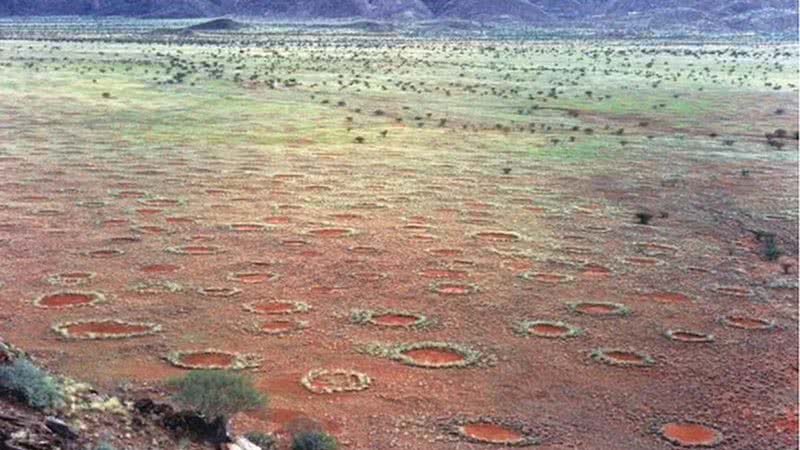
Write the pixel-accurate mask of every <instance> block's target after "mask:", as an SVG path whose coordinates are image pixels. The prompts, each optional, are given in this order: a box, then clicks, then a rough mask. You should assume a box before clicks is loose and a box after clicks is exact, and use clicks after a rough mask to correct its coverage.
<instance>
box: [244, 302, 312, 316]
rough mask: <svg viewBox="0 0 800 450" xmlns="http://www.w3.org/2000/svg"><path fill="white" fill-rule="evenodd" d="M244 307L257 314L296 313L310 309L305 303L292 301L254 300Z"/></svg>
mask: <svg viewBox="0 0 800 450" xmlns="http://www.w3.org/2000/svg"><path fill="white" fill-rule="evenodd" d="M244 308H245V309H246V310H248V311H250V312H253V313H256V314H294V313H300V312H305V311H308V309H309V307H308V305H307V304H305V303H301V302H290V301H270V302H254V303H248V304H246V305H244Z"/></svg>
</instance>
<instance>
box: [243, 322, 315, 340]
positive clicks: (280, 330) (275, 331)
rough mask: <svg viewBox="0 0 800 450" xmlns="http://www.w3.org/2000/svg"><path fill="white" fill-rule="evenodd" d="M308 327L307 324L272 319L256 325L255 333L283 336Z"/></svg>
mask: <svg viewBox="0 0 800 450" xmlns="http://www.w3.org/2000/svg"><path fill="white" fill-rule="evenodd" d="M307 326H308V322H305V321H302V320H291V319H272V320H266V321H264V322H261V323H259V324H258V325H256V328H255V330H254V331H255V332H256V333H258V334H268V335H271V336H283V335H287V334H291V333H293V332H295V331H299V330H302V329H303V328H306V327H307Z"/></svg>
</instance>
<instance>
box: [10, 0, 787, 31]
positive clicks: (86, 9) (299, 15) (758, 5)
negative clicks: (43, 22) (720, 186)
mask: <svg viewBox="0 0 800 450" xmlns="http://www.w3.org/2000/svg"><path fill="white" fill-rule="evenodd" d="M14 15H17V16H25V15H96V16H110V15H121V16H135V17H175V18H177V17H219V16H224V15H244V16H247V15H251V16H263V17H275V18H283V19H286V18H290V19H291V18H296V19H314V18H320V19H340V18H356V17H358V18H366V19H371V20H378V21H410V20H429V19H455V20H467V21H474V22H484V23H486V22H497V21H503V22H509V21H511V22H520V23H527V24H532V25H536V26H550V27H570V26H589V27H592V26H611V27H614V28H675V27H690V28H695V29H701V30H703V29H708V30H715V31H795V30H796V29H797V26H798V20H797V3H796V1H795V0H717V1H712V0H0V16H14Z"/></svg>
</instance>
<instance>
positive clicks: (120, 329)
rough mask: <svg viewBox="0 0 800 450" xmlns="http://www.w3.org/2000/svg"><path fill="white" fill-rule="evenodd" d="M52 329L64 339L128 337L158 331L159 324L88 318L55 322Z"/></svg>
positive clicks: (159, 329) (159, 328)
mask: <svg viewBox="0 0 800 450" xmlns="http://www.w3.org/2000/svg"><path fill="white" fill-rule="evenodd" d="M52 330H53V331H54V332H55V333H56V334H58V335H60V336H61V337H63V338H65V339H129V338H134V337H139V336H147V335H151V334H155V333H158V332H159V331H161V325H158V324H155V323H146V322H126V321H124V320H117V319H95V320H92V319H89V320H78V321H74V322H61V323H57V324H55V325H53V328H52Z"/></svg>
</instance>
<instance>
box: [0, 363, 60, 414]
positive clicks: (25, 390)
mask: <svg viewBox="0 0 800 450" xmlns="http://www.w3.org/2000/svg"><path fill="white" fill-rule="evenodd" d="M3 391H5V392H7V393H9V394H10V395H12V396H14V397H17V398H18V399H19V400H21V401H24V402H25V403H27V404H28V405H29V406H31V407H32V408H36V409H45V408H52V407H54V406H57V405H59V404H60V403H61V402H62V401H63V394H62V393H61V390H60V389H59V388H58V385H57V384H56V382H55V380H54V379H53V377H51V376H50V375H48V374H47V372H45V371H44V370H42V369H41V368H39V367H36V366H35V365H34V364H33V363H32V362H31V361H30V360H28V359H24V358H19V359H16V360H15V361H14V362H12V363H11V364H6V365H3V366H0V392H3Z"/></svg>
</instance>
